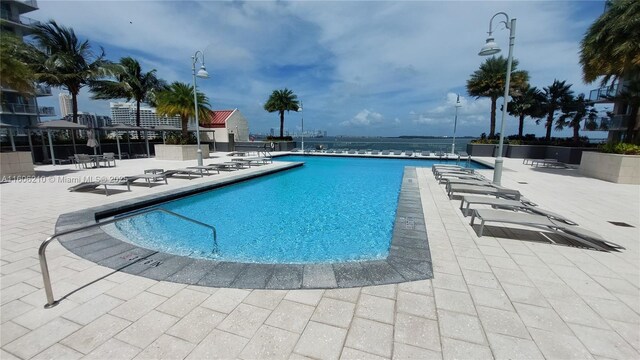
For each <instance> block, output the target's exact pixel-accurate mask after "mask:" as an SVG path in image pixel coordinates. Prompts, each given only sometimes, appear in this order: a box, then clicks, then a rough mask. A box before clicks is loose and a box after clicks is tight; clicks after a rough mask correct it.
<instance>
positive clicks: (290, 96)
mask: <svg viewBox="0 0 640 360" xmlns="http://www.w3.org/2000/svg"><path fill="white" fill-rule="evenodd" d="M297 99H298V95H296V94H294V93H293V90H289V89H287V88H284V90H273V92H272V93H271V96H269V100H267V102H266V103H265V104H264V109H265V110H267V111H268V112H276V111H277V112H278V113H279V114H280V137H281V138H282V137H283V136H284V112H285V111H287V112H288V111H298V109H299V108H300V104H299V103H298V100H297Z"/></svg>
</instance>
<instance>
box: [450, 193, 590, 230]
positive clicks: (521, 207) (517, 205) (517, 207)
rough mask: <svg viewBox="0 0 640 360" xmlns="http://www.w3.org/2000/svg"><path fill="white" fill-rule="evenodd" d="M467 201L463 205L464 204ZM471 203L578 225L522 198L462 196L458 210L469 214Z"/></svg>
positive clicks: (470, 212)
mask: <svg viewBox="0 0 640 360" xmlns="http://www.w3.org/2000/svg"><path fill="white" fill-rule="evenodd" d="M465 203H467V206H466V207H465V206H464V204H465ZM472 204H480V205H490V206H492V207H495V208H500V209H507V210H513V211H523V212H527V213H532V214H536V215H542V216H546V217H548V218H549V219H551V220H556V221H561V222H563V223H565V224H567V225H578V224H577V223H575V222H574V221H571V220H569V219H567V218H566V217H564V216H562V215H560V214H556V213H554V212H551V211H548V210H544V209H541V208H539V207H537V206H531V205H530V203H528V202H526V203H523V202H522V198H521V200H520V201H517V200H509V199H499V198H494V197H488V196H472V195H471V196H469V195H466V196H463V197H462V201H461V202H460V210H461V211H462V214H464V216H469V215H471V214H472V213H473V211H474V210H475V209H471V208H470V206H471V205H472Z"/></svg>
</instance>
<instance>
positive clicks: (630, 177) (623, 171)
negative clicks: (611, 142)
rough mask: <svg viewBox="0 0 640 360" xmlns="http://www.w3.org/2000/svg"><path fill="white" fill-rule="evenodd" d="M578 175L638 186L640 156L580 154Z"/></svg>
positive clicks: (596, 153) (639, 180)
mask: <svg viewBox="0 0 640 360" xmlns="http://www.w3.org/2000/svg"><path fill="white" fill-rule="evenodd" d="M580 173H581V174H582V175H585V176H589V177H593V178H596V179H601V180H605V181H610V182H614V183H619V184H636V185H640V155H618V154H605V153H599V152H591V151H589V152H587V151H585V152H584V153H582V161H581V162H580Z"/></svg>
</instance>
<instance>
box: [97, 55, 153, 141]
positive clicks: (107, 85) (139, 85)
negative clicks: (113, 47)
mask: <svg viewBox="0 0 640 360" xmlns="http://www.w3.org/2000/svg"><path fill="white" fill-rule="evenodd" d="M113 65H114V66H111V72H112V74H113V77H114V78H115V80H95V81H91V82H90V83H89V85H90V87H91V91H92V92H93V94H94V95H93V96H92V97H91V98H92V99H99V100H109V99H127V101H130V100H135V102H136V126H140V104H141V103H142V102H147V103H153V102H154V101H155V93H156V92H157V91H160V90H161V89H162V88H163V87H164V86H165V85H164V82H163V81H162V80H159V79H158V78H157V77H156V70H155V69H153V70H151V71H148V72H142V67H141V66H140V63H139V62H138V61H137V60H136V59H134V58H132V57H128V56H127V57H123V58H121V59H120V63H119V64H113ZM138 138H140V134H138Z"/></svg>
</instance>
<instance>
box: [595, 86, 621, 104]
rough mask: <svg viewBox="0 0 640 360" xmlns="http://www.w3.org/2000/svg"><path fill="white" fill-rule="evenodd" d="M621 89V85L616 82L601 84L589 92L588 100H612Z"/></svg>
mask: <svg viewBox="0 0 640 360" xmlns="http://www.w3.org/2000/svg"><path fill="white" fill-rule="evenodd" d="M621 91H622V85H621V84H620V83H618V82H616V83H613V84H611V85H609V86H603V87H601V88H599V89H594V90H591V91H590V92H589V100H590V101H595V102H613V99H612V98H614V97H615V96H617V95H618V94H620V92H621Z"/></svg>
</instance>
